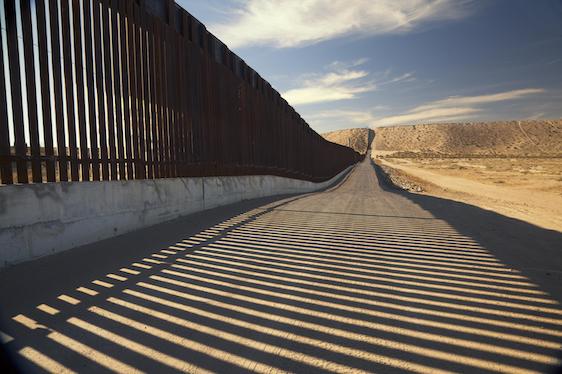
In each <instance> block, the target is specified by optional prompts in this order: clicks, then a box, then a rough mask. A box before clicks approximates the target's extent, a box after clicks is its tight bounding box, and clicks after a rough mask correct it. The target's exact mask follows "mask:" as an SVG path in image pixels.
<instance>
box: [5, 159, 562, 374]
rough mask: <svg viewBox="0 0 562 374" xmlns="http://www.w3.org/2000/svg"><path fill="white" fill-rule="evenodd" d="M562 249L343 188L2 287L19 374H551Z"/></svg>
mask: <svg viewBox="0 0 562 374" xmlns="http://www.w3.org/2000/svg"><path fill="white" fill-rule="evenodd" d="M561 248H562V235H561V234H560V233H557V232H553V231H548V230H543V229H540V228H537V227H535V226H532V225H529V224H526V223H524V222H521V221H517V220H514V219H510V218H506V217H503V216H501V215H498V214H495V213H493V212H489V211H485V210H482V209H479V208H476V207H472V206H468V205H466V204H461V203H456V202H452V201H448V200H444V199H439V198H433V197H428V196H422V195H413V194H408V193H403V192H397V191H394V190H391V189H388V188H387V187H386V186H385V185H384V184H383V183H380V182H379V178H378V177H377V173H376V172H375V170H374V169H373V167H372V165H371V163H370V162H369V160H366V161H364V162H363V163H361V164H359V165H358V166H357V167H356V168H355V169H354V170H353V172H352V173H351V175H350V176H349V177H348V178H347V179H346V180H345V181H344V182H342V183H341V184H340V185H339V186H337V187H335V188H333V189H331V190H328V191H324V192H320V193H314V194H309V195H305V196H297V197H294V196H293V197H285V198H277V199H262V200H258V201H249V202H244V203H240V204H236V205H233V206H230V207H223V208H219V209H215V210H212V211H207V212H202V213H198V214H196V215H192V216H189V217H186V218H183V219H180V220H177V221H174V222H170V223H165V224H162V225H158V226H155V227H153V228H149V229H146V230H141V231H138V232H134V233H130V234H126V235H123V236H120V237H118V238H114V239H110V240H106V241H103V242H100V243H96V244H94V245H90V246H86V247H82V248H79V249H76V250H72V251H69V252H66V253H61V254H58V255H54V256H50V257H48V258H44V259H40V260H37V261H33V262H31V263H27V264H21V265H18V266H15V267H12V268H10V269H6V270H4V271H2V272H1V273H0V287H1V288H0V300H1V305H2V307H1V312H2V316H3V320H2V324H1V325H0V329H1V330H2V334H1V335H0V340H2V341H3V342H4V343H5V344H4V347H5V348H6V350H7V351H8V352H9V354H10V355H11V356H12V357H13V358H14V360H15V362H16V364H17V365H19V367H20V368H21V370H23V371H25V372H41V371H43V370H47V371H60V372H64V371H68V372H71V371H74V372H92V373H99V372H106V371H117V372H135V371H139V372H222V373H237V372H240V373H241V372H248V371H255V372H262V373H265V372H268V373H270V372H297V373H313V372H343V373H348V372H403V371H412V372H475V373H482V372H507V373H517V372H520V373H530V372H548V371H553V370H555V368H556V367H558V366H559V359H560V349H561V344H562V306H561V305H560V302H561V301H562V286H561V284H562V255H561V253H560V251H561Z"/></svg>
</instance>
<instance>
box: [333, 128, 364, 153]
mask: <svg viewBox="0 0 562 374" xmlns="http://www.w3.org/2000/svg"><path fill="white" fill-rule="evenodd" d="M373 135H374V133H373V130H370V129H366V128H357V129H345V130H338V131H332V132H327V133H324V134H322V136H323V137H324V139H326V140H328V141H330V142H333V143H337V144H341V145H345V146H346V147H350V148H353V149H354V150H355V151H357V152H359V153H360V154H365V153H367V149H368V148H369V143H370V142H371V141H372V139H373Z"/></svg>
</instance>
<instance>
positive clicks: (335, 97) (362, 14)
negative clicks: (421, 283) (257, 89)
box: [177, 0, 562, 132]
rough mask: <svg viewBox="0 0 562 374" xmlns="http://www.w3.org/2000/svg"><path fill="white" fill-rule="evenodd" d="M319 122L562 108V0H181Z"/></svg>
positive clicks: (446, 118) (454, 118)
mask: <svg viewBox="0 0 562 374" xmlns="http://www.w3.org/2000/svg"><path fill="white" fill-rule="evenodd" d="M177 2H178V3H179V4H180V5H181V6H183V7H184V8H185V9H187V10H188V11H189V12H190V13H191V14H193V15H194V16H195V17H197V18H198V19H199V20H201V21H202V22H203V23H205V24H206V26H207V28H208V29H209V30H210V31H211V32H213V33H214V34H215V35H216V36H217V37H219V38H220V39H221V40H223V41H224V42H225V43H226V44H227V45H229V46H230V47H231V49H232V50H234V51H235V52H236V53H237V54H238V55H239V56H240V57H241V58H243V59H244V60H245V61H246V62H247V63H248V64H249V65H250V66H252V67H253V68H254V69H255V70H256V71H258V73H260V74H261V75H262V77H264V78H265V79H267V80H268V81H269V82H270V83H271V84H272V85H273V86H274V87H275V88H276V89H277V90H278V91H279V92H280V93H281V94H282V95H283V97H285V99H287V100H288V101H289V103H291V104H292V105H293V106H294V107H295V109H296V110H297V111H298V112H299V113H300V114H301V115H302V116H303V118H304V119H305V120H307V122H308V123H309V124H310V125H311V126H312V127H313V128H314V129H315V130H317V131H319V132H325V131H331V130H336V129H340V128H348V127H364V126H370V127H376V126H386V125H396V124H415V123H432V122H468V121H481V120H500V119H542V118H560V117H562V21H561V20H562V1H561V0H533V1H529V0H487V1H471V0H222V1H221V0H205V1H203V0H177Z"/></svg>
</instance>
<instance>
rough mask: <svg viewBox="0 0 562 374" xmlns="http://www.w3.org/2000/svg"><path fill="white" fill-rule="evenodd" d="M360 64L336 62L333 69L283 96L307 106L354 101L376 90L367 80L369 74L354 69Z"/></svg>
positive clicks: (293, 102)
mask: <svg viewBox="0 0 562 374" xmlns="http://www.w3.org/2000/svg"><path fill="white" fill-rule="evenodd" d="M359 65H360V64H359V63H357V62H352V63H350V64H347V65H346V64H345V63H342V62H335V63H332V64H330V65H329V66H328V69H332V70H331V71H328V72H326V73H323V74H313V75H309V77H308V78H306V79H303V80H302V84H301V85H300V87H298V88H294V89H291V90H288V91H286V92H284V93H283V94H282V95H283V97H284V98H285V100H287V101H288V102H289V103H291V104H292V105H305V104H313V103H322V102H328V101H338V100H348V99H353V98H355V97H356V95H358V94H360V93H364V92H369V91H373V90H375V89H376V86H375V84H374V83H373V82H372V81H369V80H367V79H366V78H367V77H368V75H369V73H368V72H367V71H365V70H359V69H353V68H356V67H358V66H359Z"/></svg>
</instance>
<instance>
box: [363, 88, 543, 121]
mask: <svg viewBox="0 0 562 374" xmlns="http://www.w3.org/2000/svg"><path fill="white" fill-rule="evenodd" d="M543 92H545V91H544V90H543V89H538V88H527V89H521V90H513V91H506V92H500V93H495V94H488V95H480V96H451V97H448V98H445V99H441V100H436V101H432V102H430V103H427V104H424V105H420V106H417V107H415V108H413V109H411V110H409V111H407V112H405V113H401V114H397V115H392V116H387V117H383V118H381V119H377V120H375V121H373V122H372V123H371V126H389V125H404V124H415V123H429V122H448V121H456V120H461V119H466V118H470V117H472V116H473V115H474V114H476V113H479V112H482V111H483V108H481V106H482V105H485V104H490V103H497V102H501V101H509V100H516V99H520V98H522V97H524V96H529V95H535V94H540V93H543Z"/></svg>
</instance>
